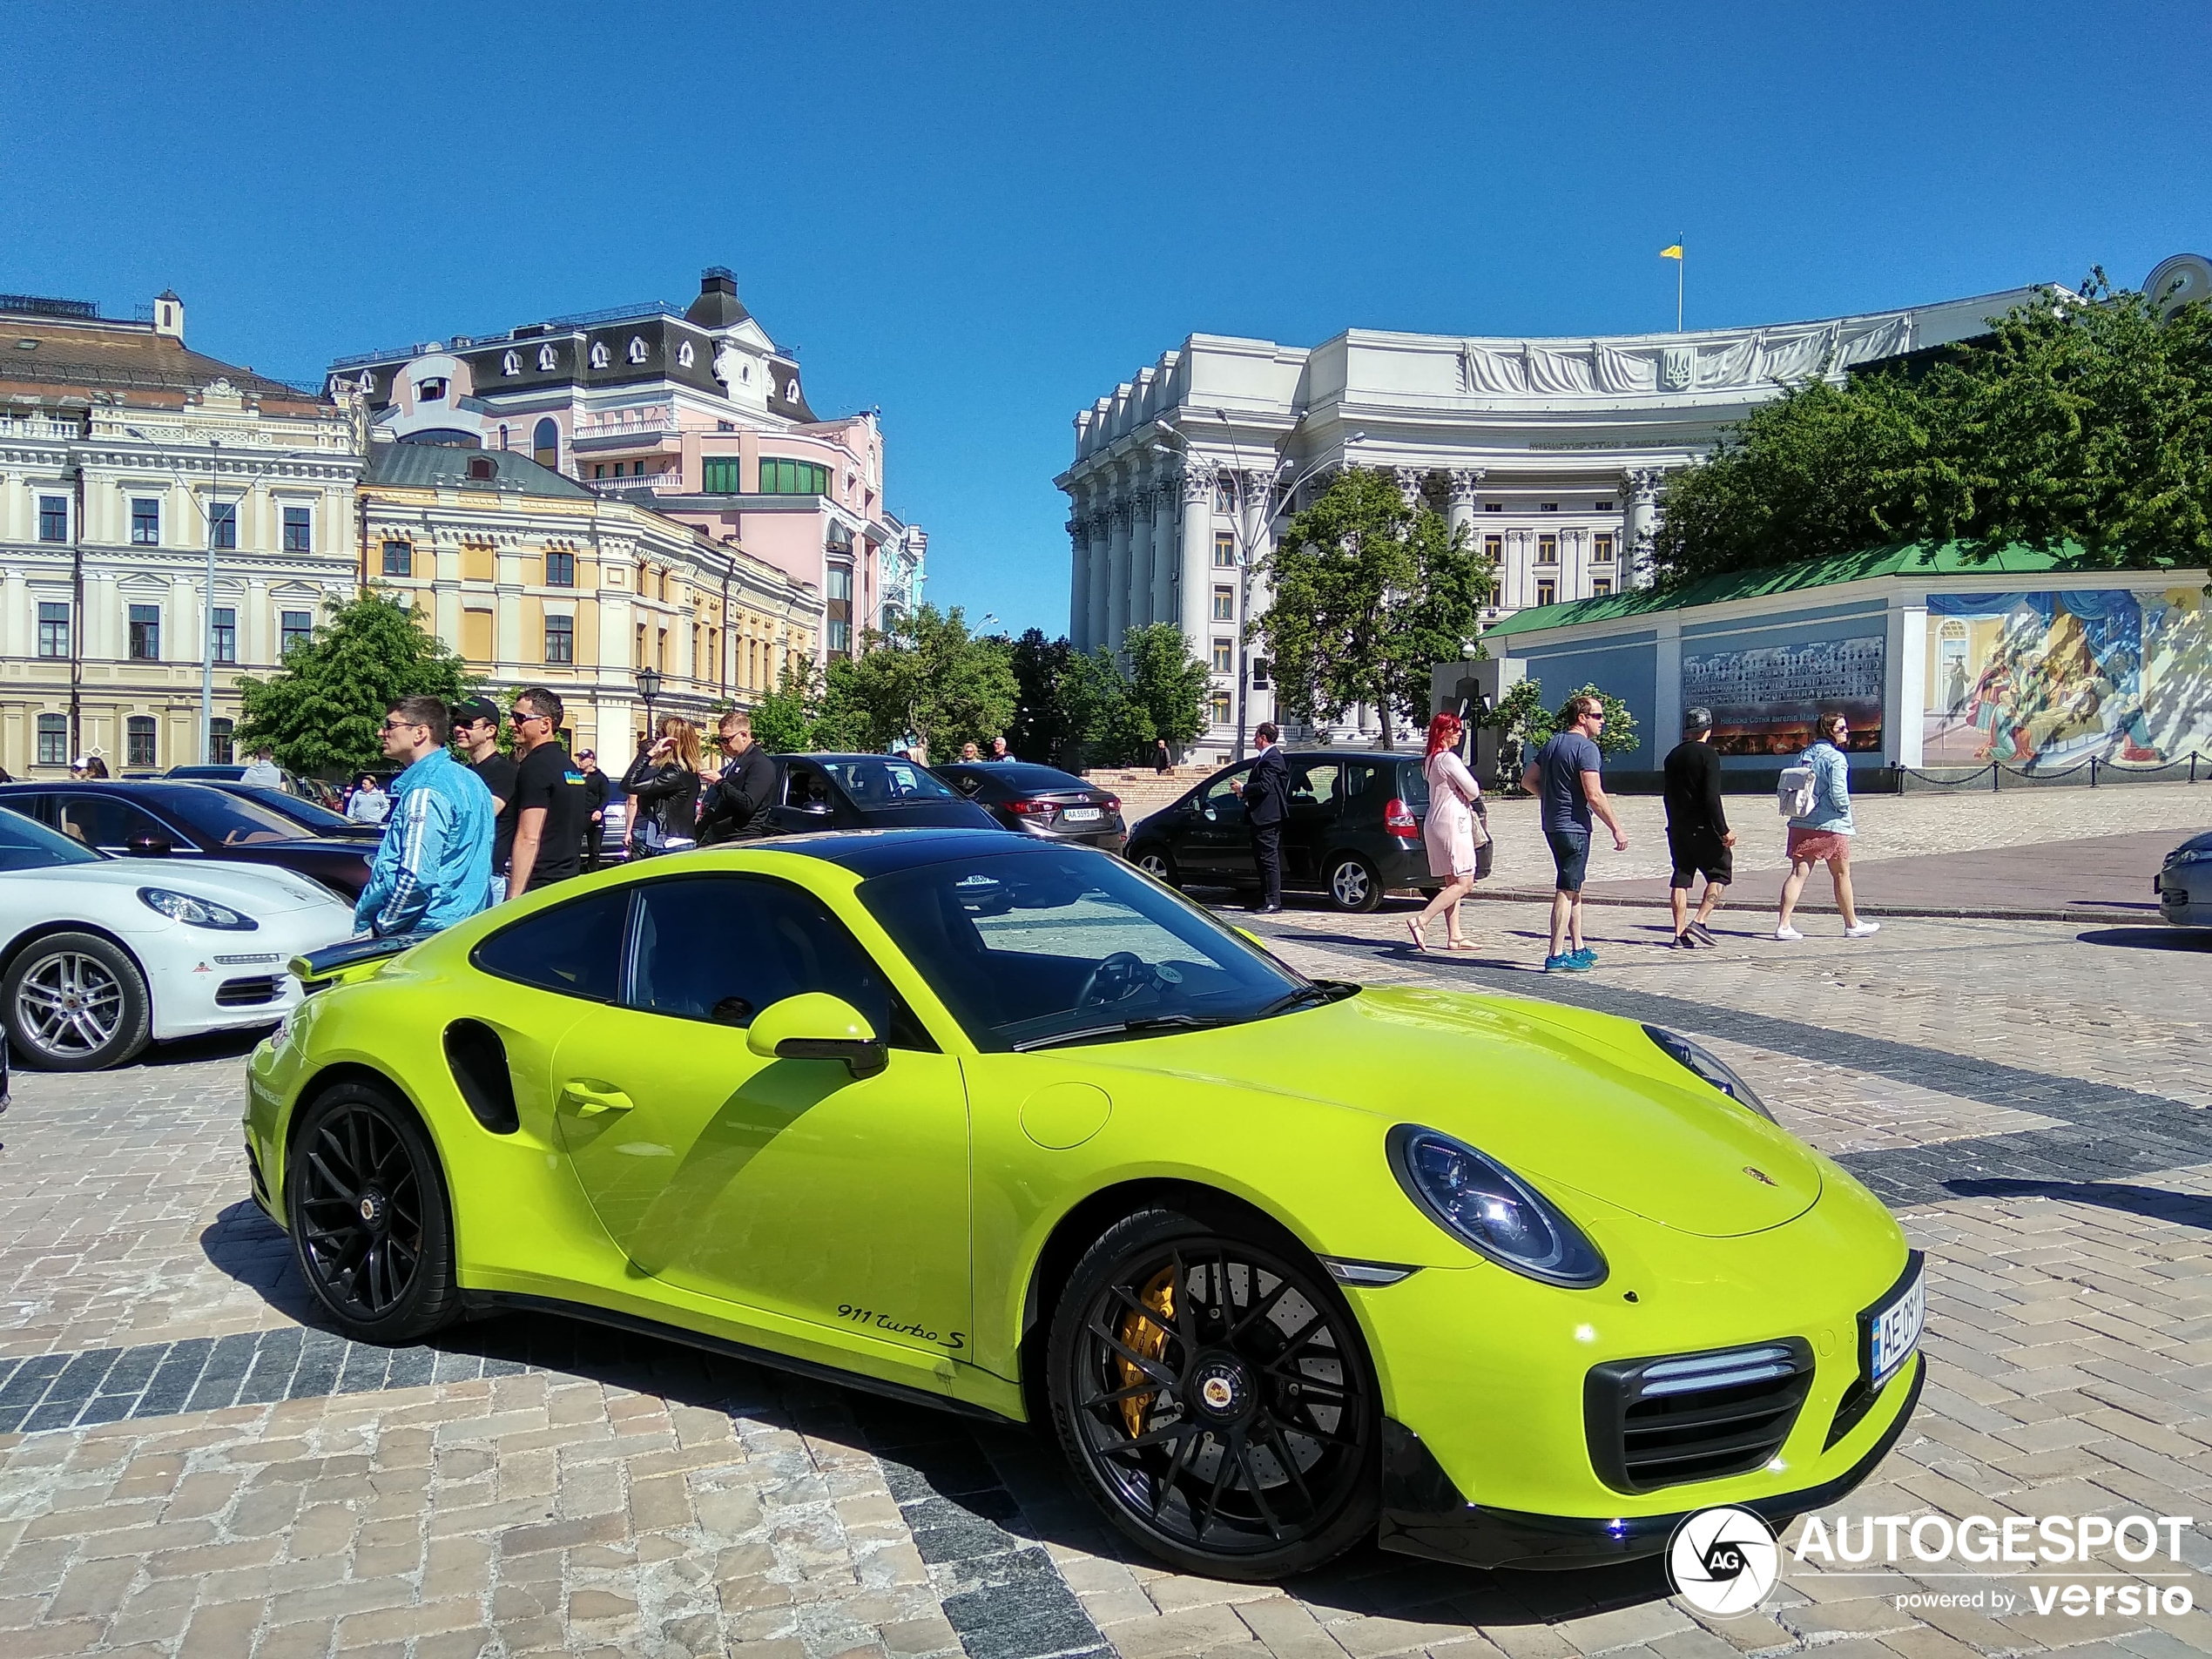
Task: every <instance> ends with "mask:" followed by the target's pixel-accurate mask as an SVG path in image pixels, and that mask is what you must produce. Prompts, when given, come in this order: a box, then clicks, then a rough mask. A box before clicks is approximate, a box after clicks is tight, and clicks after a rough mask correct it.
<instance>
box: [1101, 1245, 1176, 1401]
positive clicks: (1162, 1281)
mask: <svg viewBox="0 0 2212 1659" xmlns="http://www.w3.org/2000/svg"><path fill="white" fill-rule="evenodd" d="M1137 1299H1138V1300H1140V1301H1141V1302H1143V1304H1144V1305H1145V1306H1146V1307H1148V1308H1150V1309H1151V1310H1152V1312H1155V1313H1157V1314H1158V1315H1159V1318H1157V1319H1148V1318H1145V1317H1144V1316H1143V1314H1142V1313H1139V1312H1136V1311H1135V1310H1133V1309H1132V1310H1131V1311H1130V1312H1127V1313H1124V1314H1123V1315H1122V1328H1121V1332H1120V1336H1121V1339H1122V1345H1123V1347H1125V1348H1127V1349H1128V1350H1129V1351H1130V1352H1131V1353H1137V1354H1143V1356H1144V1357H1145V1358H1146V1359H1158V1358H1159V1357H1160V1356H1161V1355H1162V1354H1163V1353H1165V1352H1167V1351H1168V1335H1169V1332H1168V1322H1169V1321H1170V1320H1172V1319H1173V1318H1175V1269H1173V1268H1172V1267H1163V1268H1162V1269H1161V1270H1160V1271H1159V1272H1158V1273H1157V1275H1156V1276H1155V1277H1154V1278H1153V1280H1152V1282H1151V1283H1150V1285H1146V1286H1145V1287H1144V1289H1143V1291H1142V1292H1141V1293H1140V1295H1139V1297H1138V1298H1137ZM1114 1365H1115V1366H1116V1369H1117V1370H1118V1371H1119V1372H1121V1378H1122V1386H1123V1387H1124V1388H1134V1387H1136V1385H1137V1384H1139V1383H1141V1382H1143V1380H1144V1371H1143V1367H1142V1366H1136V1365H1134V1364H1132V1363H1131V1362H1130V1361H1129V1360H1127V1359H1123V1358H1122V1357H1121V1355H1119V1354H1116V1355H1115V1356H1114ZM1158 1398H1159V1396H1158V1395H1157V1394H1132V1395H1130V1397H1129V1398H1128V1399H1125V1400H1123V1401H1122V1402H1121V1407H1122V1421H1123V1422H1124V1423H1126V1424H1127V1425H1128V1426H1129V1432H1130V1438H1131V1439H1132V1440H1133V1439H1135V1438H1136V1436H1137V1435H1139V1434H1142V1433H1144V1428H1145V1425H1146V1423H1147V1422H1149V1421H1150V1419H1151V1415H1152V1402H1153V1401H1154V1400H1156V1399H1158Z"/></svg>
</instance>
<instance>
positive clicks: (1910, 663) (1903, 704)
mask: <svg viewBox="0 0 2212 1659" xmlns="http://www.w3.org/2000/svg"><path fill="white" fill-rule="evenodd" d="M1882 650H1883V652H1884V656H1883V660H1882V759H1884V760H1885V761H1886V762H1887V763H1888V764H1889V765H1892V766H1916V767H1917V766H1919V765H1924V764H1925V756H1926V751H1925V748H1924V747H1923V745H1924V744H1925V741H1926V738H1927V720H1926V718H1925V710H1926V708H1927V706H1928V683H1927V682H1928V607H1927V601H1926V597H1925V595H1922V594H1914V595H1913V596H1912V597H1911V598H1909V599H1892V601H1890V613H1889V617H1888V621H1887V625H1886V626H1885V628H1884V629H1883V640H1882Z"/></svg>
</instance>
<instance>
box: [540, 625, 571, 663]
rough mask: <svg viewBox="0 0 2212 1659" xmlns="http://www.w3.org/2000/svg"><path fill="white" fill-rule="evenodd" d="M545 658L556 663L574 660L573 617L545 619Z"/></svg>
mask: <svg viewBox="0 0 2212 1659" xmlns="http://www.w3.org/2000/svg"><path fill="white" fill-rule="evenodd" d="M545 660H546V661H547V662H548V663H556V664H557V663H573V662H574V661H576V618H575V617H547V618H546V619H545Z"/></svg>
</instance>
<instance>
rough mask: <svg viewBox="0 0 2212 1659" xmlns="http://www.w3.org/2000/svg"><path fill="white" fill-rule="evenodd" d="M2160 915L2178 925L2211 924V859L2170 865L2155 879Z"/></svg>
mask: <svg viewBox="0 0 2212 1659" xmlns="http://www.w3.org/2000/svg"><path fill="white" fill-rule="evenodd" d="M2151 885H2152V887H2155V889H2156V890H2157V893H2158V914H2159V915H2160V916H2161V918H2162V919H2163V920H2164V921H2166V922H2167V923H2168V925H2169V926H2172V927H2212V862H2207V861H2205V860H2195V861H2194V862H2191V863H2188V864H2169V865H2168V866H2167V867H2165V868H2164V869H2162V870H2161V871H2160V872H2159V873H2158V874H2157V875H2156V876H2155V878H2153V880H2152V882H2151Z"/></svg>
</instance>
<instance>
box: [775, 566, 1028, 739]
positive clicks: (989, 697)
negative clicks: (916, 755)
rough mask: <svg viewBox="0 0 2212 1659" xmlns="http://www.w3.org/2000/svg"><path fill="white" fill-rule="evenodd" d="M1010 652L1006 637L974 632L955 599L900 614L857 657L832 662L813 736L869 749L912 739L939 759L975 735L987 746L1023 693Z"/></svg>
mask: <svg viewBox="0 0 2212 1659" xmlns="http://www.w3.org/2000/svg"><path fill="white" fill-rule="evenodd" d="M1010 655H1011V651H1010V648H1009V647H1008V644H1007V643H1006V641H1004V640H1003V639H985V638H978V637H975V636H974V635H973V634H970V633H969V632H968V619H967V617H966V616H965V615H964V614H963V613H962V611H961V609H960V607H959V606H957V605H955V606H954V607H953V609H952V610H950V611H940V610H938V609H937V607H936V606H934V605H930V604H925V605H922V606H921V607H920V608H919V609H917V610H912V611H907V612H902V613H900V615H899V616H898V617H896V618H895V619H894V621H893V622H892V624H891V626H890V628H889V629H888V630H886V631H876V630H874V629H870V630H869V631H868V635H867V650H866V651H863V652H862V653H861V654H860V656H859V657H856V658H838V659H836V660H835V661H833V662H832V663H831V664H830V666H829V672H828V675H827V677H826V684H825V685H824V688H823V695H822V711H821V714H820V717H819V722H818V724H817V729H816V732H815V736H816V738H817V739H818V740H819V741H820V742H821V743H823V744H824V745H826V746H831V747H838V748H853V749H866V750H873V749H885V748H888V747H889V746H890V745H893V744H894V743H902V742H904V741H906V740H907V738H914V739H915V740H917V741H918V742H920V743H921V745H922V750H923V752H924V753H925V754H927V756H928V757H929V758H930V759H933V760H944V759H949V758H950V757H952V756H954V755H955V754H957V753H959V752H960V746H961V744H963V743H967V742H970V741H973V742H974V743H977V744H980V745H983V746H985V747H988V745H989V744H990V740H991V739H992V738H995V737H997V736H998V735H999V734H1000V733H1001V732H1004V731H1005V730H1006V727H1007V724H1008V721H1010V720H1011V719H1012V718H1014V711H1015V704H1016V702H1017V701H1018V698H1019V691H1020V688H1019V687H1018V686H1017V685H1016V684H1015V678H1014V671H1013V668H1012V667H1011V666H1010V665H1009V662H1008V658H1009V657H1010Z"/></svg>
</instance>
